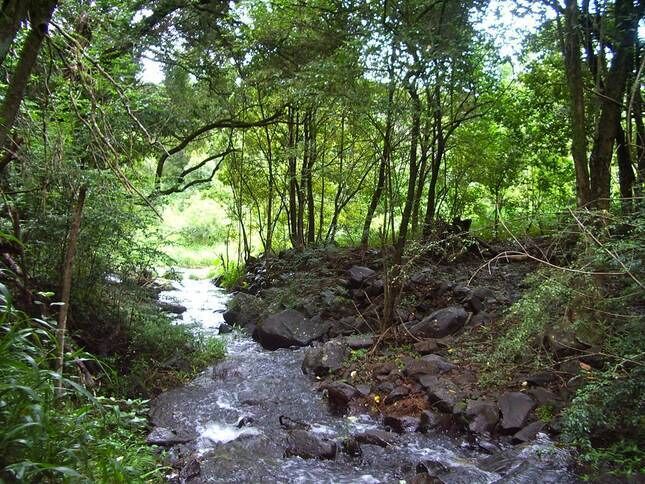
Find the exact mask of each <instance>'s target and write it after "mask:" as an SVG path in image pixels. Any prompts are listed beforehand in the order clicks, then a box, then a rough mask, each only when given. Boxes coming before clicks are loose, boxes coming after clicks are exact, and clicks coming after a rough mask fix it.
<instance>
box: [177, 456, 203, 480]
mask: <svg viewBox="0 0 645 484" xmlns="http://www.w3.org/2000/svg"><path fill="white" fill-rule="evenodd" d="M201 471H202V467H201V464H200V463H199V461H198V460H197V459H191V460H190V461H189V462H188V463H187V464H186V465H185V466H183V467H182V468H181V470H180V471H179V478H180V479H181V480H182V482H186V481H187V480H189V479H192V478H193V477H197V476H198V475H199V474H200V473H201Z"/></svg>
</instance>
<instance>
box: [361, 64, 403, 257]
mask: <svg viewBox="0 0 645 484" xmlns="http://www.w3.org/2000/svg"><path fill="white" fill-rule="evenodd" d="M392 62H393V59H391V62H390V64H391V65H392ZM394 88H395V85H394V72H393V70H392V68H390V81H389V84H388V88H387V108H386V109H387V115H386V120H385V132H384V135H383V153H382V155H381V162H380V163H379V169H378V175H377V177H376V187H375V188H374V191H373V192H372V198H371V200H370V204H369V207H368V208H367V213H366V214H365V222H364V224H363V234H362V237H361V247H362V248H363V249H366V248H367V245H368V244H369V238H370V229H371V227H372V219H373V218H374V214H375V213H376V208H377V207H378V204H379V202H380V201H381V196H382V195H383V190H384V188H385V169H386V167H387V165H388V164H389V163H390V157H391V156H392V131H393V124H394V119H393V118H394V116H393V107H394V106H393V104H394Z"/></svg>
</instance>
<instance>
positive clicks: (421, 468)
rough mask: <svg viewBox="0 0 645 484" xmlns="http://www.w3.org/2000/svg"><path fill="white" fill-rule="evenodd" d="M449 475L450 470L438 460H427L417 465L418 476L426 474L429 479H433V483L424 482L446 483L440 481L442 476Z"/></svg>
mask: <svg viewBox="0 0 645 484" xmlns="http://www.w3.org/2000/svg"><path fill="white" fill-rule="evenodd" d="M449 473H450V469H449V468H448V467H447V466H446V465H445V464H443V463H442V462H439V461H438V460H434V459H426V460H423V461H421V462H419V464H417V474H426V475H427V476H428V477H429V478H431V479H433V480H431V481H422V482H433V483H435V482H444V481H443V480H441V479H440V476H442V475H447V474H449Z"/></svg>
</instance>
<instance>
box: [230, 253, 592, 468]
mask: <svg viewBox="0 0 645 484" xmlns="http://www.w3.org/2000/svg"><path fill="white" fill-rule="evenodd" d="M491 249H492V248H491ZM492 250H494V249H492ZM381 260H382V258H381V256H380V254H379V253H378V252H377V251H367V252H361V251H358V250H352V249H340V248H328V249H318V250H312V251H307V252H303V253H297V252H295V251H291V252H286V253H283V254H281V255H280V256H279V257H276V258H272V259H270V260H269V261H268V262H267V261H266V260H256V261H251V262H250V263H249V264H248V272H247V274H246V276H245V278H244V280H242V281H240V284H239V287H238V292H236V293H235V294H234V295H233V297H232V299H231V300H230V302H229V305H228V310H227V312H226V313H225V314H224V319H225V320H226V322H227V323H228V324H229V325H231V326H240V327H242V328H243V329H244V330H245V331H247V332H248V333H249V334H251V335H253V338H254V339H255V340H256V341H258V342H259V343H260V344H261V345H262V346H263V347H264V348H266V349H269V350H275V349H277V348H290V347H303V346H308V348H306V349H305V350H304V356H303V361H302V371H303V372H304V373H305V374H306V375H308V376H309V377H310V378H311V379H312V380H313V381H315V382H316V385H315V387H316V388H317V390H318V391H320V392H321V393H322V394H323V396H324V397H325V398H326V399H327V401H328V405H329V407H330V409H331V410H332V411H333V412H335V413H336V414H341V415H361V414H369V415H371V416H372V417H374V418H375V419H376V420H377V421H379V422H380V423H381V426H382V430H383V431H384V432H392V433H393V434H389V433H388V434H374V435H369V436H354V437H352V438H350V439H347V440H345V441H344V442H343V448H345V449H346V450H347V452H350V453H352V452H353V453H360V452H361V448H362V446H363V445H364V444H365V439H367V440H369V441H370V442H371V443H373V442H372V440H374V439H376V440H377V441H378V443H377V445H386V444H387V441H388V438H390V437H389V436H390V435H394V434H404V433H410V432H428V431H433V432H435V431H442V432H445V433H448V434H452V435H460V436H462V437H463V438H465V439H466V441H468V442H470V445H473V446H475V447H477V448H478V449H479V450H481V451H484V452H491V453H494V452H495V451H496V450H498V449H499V446H500V445H509V444H511V445H516V444H524V443H527V442H530V441H532V440H533V439H535V438H536V437H538V436H539V435H540V433H548V434H551V435H556V436H557V434H558V432H559V430H560V427H559V420H558V413H559V411H560V410H561V408H562V406H563V405H564V402H566V401H567V399H568V398H570V396H571V395H572V392H573V391H574V390H575V388H576V380H577V377H576V375H577V374H578V373H580V371H581V368H582V369H584V365H586V364H588V363H585V362H584V361H582V360H579V359H577V358H575V357H573V358H571V357H570V355H571V353H567V355H569V356H568V357H567V358H566V359H565V361H564V362H563V366H562V371H561V372H559V373H557V374H556V373H554V372H541V373H531V372H530V371H527V369H524V368H522V367H518V368H517V371H516V372H515V375H513V377H512V379H511V380H510V381H504V382H490V381H488V382H486V384H482V377H483V376H484V375H486V374H487V373H488V372H487V369H486V368H483V367H482V365H483V363H482V359H481V358H479V359H478V358H475V356H476V355H475V353H477V352H482V351H487V350H488V351H492V349H493V345H494V343H495V338H496V334H497V330H498V328H499V326H500V325H502V324H504V322H503V314H504V312H505V311H506V310H507V309H508V308H509V307H510V305H511V304H512V303H513V302H515V301H517V300H518V298H519V297H520V296H521V293H522V290H523V288H524V286H523V282H522V281H523V280H524V278H525V277H526V275H527V274H529V273H530V272H532V271H534V270H535V269H536V265H535V263H533V262H531V261H530V260H520V261H517V260H516V261H513V262H510V261H499V262H498V263H497V264H495V265H492V266H489V267H485V268H484V269H483V270H482V265H483V264H485V259H483V258H482V257H477V256H474V255H472V254H467V255H465V256H464V255H462V256H461V257H459V258H456V259H455V260H446V259H445V258H443V259H442V258H439V257H437V256H436V254H428V255H426V256H423V255H422V256H419V257H417V258H416V259H415V261H414V263H410V264H408V265H407V266H406V272H405V278H404V283H403V289H402V293H401V297H400V301H401V302H400V304H399V306H398V307H397V309H396V317H397V318H398V320H399V323H398V324H397V325H395V326H393V327H390V328H389V329H387V330H385V331H384V330H383V326H382V325H381V321H380V315H381V314H382V311H383V308H382V305H383V293H384V289H385V287H386V283H385V281H386V278H387V274H386V272H385V271H384V268H383V266H382V264H381ZM567 338H568V339H567ZM536 344H544V347H545V351H550V352H552V354H553V356H554V357H555V356H562V350H563V349H565V348H574V349H575V347H576V346H575V345H577V344H579V343H578V342H577V341H576V340H575V339H574V338H573V337H571V336H570V335H566V334H557V332H553V333H550V334H548V335H545V339H544V341H543V342H539V343H537V342H536ZM528 370H530V369H528ZM484 379H485V378H484ZM303 438H304V437H303ZM305 447H309V444H307V445H305ZM319 450H320V452H319V454H320V455H314V456H315V457H321V458H324V457H325V456H326V455H327V454H328V452H327V451H328V450H329V449H327V447H325V446H322V447H321V448H320V449H319ZM314 454H315V453H314ZM431 467H432V466H431ZM442 472H444V471H442V470H436V469H419V479H423V478H428V477H433V478H437V479H438V478H440V477H441V476H440V474H441V473H442Z"/></svg>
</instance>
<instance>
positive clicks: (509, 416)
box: [497, 392, 535, 430]
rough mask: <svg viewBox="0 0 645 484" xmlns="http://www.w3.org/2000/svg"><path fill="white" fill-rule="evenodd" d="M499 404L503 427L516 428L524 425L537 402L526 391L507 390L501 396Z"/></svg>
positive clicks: (506, 428)
mask: <svg viewBox="0 0 645 484" xmlns="http://www.w3.org/2000/svg"><path fill="white" fill-rule="evenodd" d="M497 404H498V406H499V409H500V411H501V412H502V428H503V429H504V430H516V429H519V428H521V427H522V425H524V422H525V421H526V418H527V417H528V416H529V413H530V412H531V410H533V407H534V406H535V402H534V401H533V399H532V398H531V397H529V396H528V395H527V394H526V393H521V392H506V393H504V394H502V396H501V397H499V401H498V403H497Z"/></svg>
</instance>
